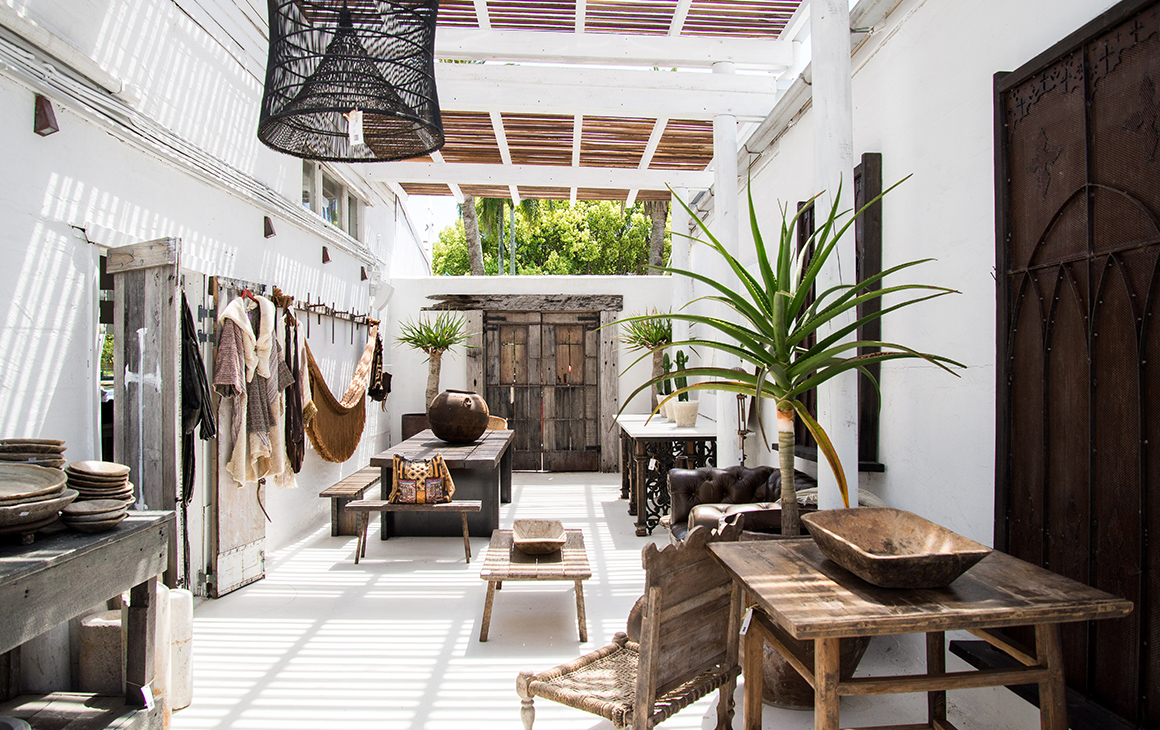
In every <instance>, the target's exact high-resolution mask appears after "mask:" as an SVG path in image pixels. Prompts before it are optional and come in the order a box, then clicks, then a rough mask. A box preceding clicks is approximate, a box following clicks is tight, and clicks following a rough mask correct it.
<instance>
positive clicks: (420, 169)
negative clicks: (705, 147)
mask: <svg viewBox="0 0 1160 730" xmlns="http://www.w3.org/2000/svg"><path fill="white" fill-rule="evenodd" d="M360 170H361V171H362V172H363V174H364V175H365V176H366V178H367V179H368V180H379V181H383V182H388V181H394V182H398V183H432V182H435V183H455V184H457V185H505V186H506V185H517V186H520V187H527V186H529V185H530V186H535V187H551V188H572V187H575V188H617V189H621V190H623V189H630V190H631V189H634V188H635V189H638V190H664V189H665V186H666V185H672V186H673V187H686V188H690V189H692V190H702V189H705V188H708V187H709V186H710V185H712V184H713V173H712V172H706V171H704V170H632V169H625V168H620V167H566V166H563V165H488V164H478V163H456V164H454V165H449V164H444V165H440V164H438V163H435V162H412V161H409V160H401V161H398V162H367V163H363V164H362V166H361V167H360Z"/></svg>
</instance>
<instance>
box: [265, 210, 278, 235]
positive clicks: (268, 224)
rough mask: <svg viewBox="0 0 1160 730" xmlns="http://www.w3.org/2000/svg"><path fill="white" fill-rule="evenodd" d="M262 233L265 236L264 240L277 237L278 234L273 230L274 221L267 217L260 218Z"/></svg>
mask: <svg viewBox="0 0 1160 730" xmlns="http://www.w3.org/2000/svg"><path fill="white" fill-rule="evenodd" d="M262 231H263V232H264V233H265V234H266V238H273V237H274V236H277V235H278V232H277V231H275V230H274V221H273V220H271V219H270V216H268V215H266V216H262Z"/></svg>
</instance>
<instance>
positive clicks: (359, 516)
mask: <svg viewBox="0 0 1160 730" xmlns="http://www.w3.org/2000/svg"><path fill="white" fill-rule="evenodd" d="M346 509H347V511H348V512H351V513H353V514H354V515H355V517H356V522H357V525H358V533H357V534H358V545H357V546H356V547H355V550H354V564H355V565H358V561H359V558H360V557H362V558H365V557H366V555H367V525H368V524H369V523H370V514H371V513H372V512H458V513H459V517H460V520H461V521H462V524H463V552H464V554H465V555H466V556H467V562H469V563H470V562H471V541H470V540H469V539H468V537H469V536H468V534H467V513H468V512H479V511H480V510H481V509H483V502H482V501H481V500H478V499H461V500H455V501H451V502H444V503H442V504H395V503H393V502H388V501H386V500H383V499H361V500H358V501H357V502H348V503H347V505H346Z"/></svg>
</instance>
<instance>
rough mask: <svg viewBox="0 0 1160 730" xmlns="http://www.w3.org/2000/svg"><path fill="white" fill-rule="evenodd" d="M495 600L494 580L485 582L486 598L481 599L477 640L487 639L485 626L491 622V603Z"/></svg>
mask: <svg viewBox="0 0 1160 730" xmlns="http://www.w3.org/2000/svg"><path fill="white" fill-rule="evenodd" d="M494 600H495V581H493V580H489V581H488V582H487V598H485V599H484V601H483V621H481V622H480V623H479V640H480V641H487V627H488V624H490V623H491V603H492V601H494Z"/></svg>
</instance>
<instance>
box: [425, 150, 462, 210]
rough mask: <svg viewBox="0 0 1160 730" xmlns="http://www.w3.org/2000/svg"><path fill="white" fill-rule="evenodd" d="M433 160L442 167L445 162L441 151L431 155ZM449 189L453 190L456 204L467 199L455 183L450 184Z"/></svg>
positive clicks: (452, 194)
mask: <svg viewBox="0 0 1160 730" xmlns="http://www.w3.org/2000/svg"><path fill="white" fill-rule="evenodd" d="M431 159H432V160H435V161H436V162H438V163H439V164H441V165H442V164H444V162H445V161H444V159H443V153H442V152H440V151H439V150H435V151H434V152H432V153H431ZM447 187H449V188H451V196H452V197H453V198H455V202H456V203H459V204H462V203H463V201H464V200H465V198H464V197H463V191H462V190H460V189H459V186H458V185H456V184H455V183H448V184H447Z"/></svg>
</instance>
